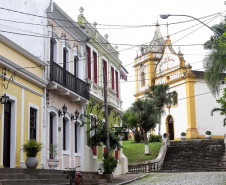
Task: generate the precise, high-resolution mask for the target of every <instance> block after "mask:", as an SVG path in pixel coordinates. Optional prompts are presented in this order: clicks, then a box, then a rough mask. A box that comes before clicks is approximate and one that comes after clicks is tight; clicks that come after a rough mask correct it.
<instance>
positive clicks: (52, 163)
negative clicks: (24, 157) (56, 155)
mask: <svg viewBox="0 0 226 185" xmlns="http://www.w3.org/2000/svg"><path fill="white" fill-rule="evenodd" d="M47 163H48V166H49V169H55V170H56V169H57V167H58V165H59V160H58V159H48V160H47Z"/></svg>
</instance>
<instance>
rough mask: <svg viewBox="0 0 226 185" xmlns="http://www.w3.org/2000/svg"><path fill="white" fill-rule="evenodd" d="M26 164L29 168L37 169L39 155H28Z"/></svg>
mask: <svg viewBox="0 0 226 185" xmlns="http://www.w3.org/2000/svg"><path fill="white" fill-rule="evenodd" d="M25 165H26V167H27V168H28V169H35V168H36V167H37V166H38V159H37V157H28V158H27V159H26V161H25Z"/></svg>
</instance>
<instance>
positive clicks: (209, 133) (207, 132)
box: [205, 131, 211, 139]
mask: <svg viewBox="0 0 226 185" xmlns="http://www.w3.org/2000/svg"><path fill="white" fill-rule="evenodd" d="M205 134H206V139H211V132H210V131H206V133H205Z"/></svg>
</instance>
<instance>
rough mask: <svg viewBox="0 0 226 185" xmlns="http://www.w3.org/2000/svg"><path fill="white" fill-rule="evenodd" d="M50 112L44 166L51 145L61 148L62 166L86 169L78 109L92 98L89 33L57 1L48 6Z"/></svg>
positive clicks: (47, 41)
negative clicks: (88, 74)
mask: <svg viewBox="0 0 226 185" xmlns="http://www.w3.org/2000/svg"><path fill="white" fill-rule="evenodd" d="M46 12H47V16H48V19H47V20H48V29H47V31H48V33H47V35H48V36H49V38H48V39H47V40H46V46H47V50H46V52H47V53H46V55H47V65H48V67H47V80H48V85H47V101H46V102H47V113H46V125H45V126H46V127H45V128H43V129H44V132H45V135H43V137H44V138H45V141H44V142H45V143H46V148H45V151H44V158H43V159H44V161H43V162H44V164H45V165H44V166H45V168H48V165H47V162H46V161H47V159H49V150H48V149H49V146H50V145H51V144H55V145H56V146H57V147H58V148H57V151H58V155H57V156H58V159H59V162H60V163H59V167H58V169H65V168H72V167H75V166H81V170H84V162H85V159H84V156H85V154H84V137H85V134H86V133H85V131H84V127H80V125H81V123H82V122H81V120H80V118H79V117H77V118H76V115H75V112H76V111H77V112H78V113H80V114H82V113H84V112H83V106H84V105H86V104H88V101H89V84H88V83H86V82H85V81H84V80H85V76H86V75H85V74H86V71H85V60H86V55H85V57H84V51H85V47H86V45H85V43H86V42H87V41H88V40H89V35H88V34H87V33H86V32H85V31H84V30H83V29H82V28H81V27H80V26H79V25H78V24H76V23H75V22H74V20H73V19H72V18H70V17H69V16H68V15H67V14H66V13H65V12H64V11H63V10H62V9H61V8H60V7H59V6H58V5H57V4H56V3H51V4H50V6H49V8H48V9H47V11H46Z"/></svg>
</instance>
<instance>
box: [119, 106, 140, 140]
mask: <svg viewBox="0 0 226 185" xmlns="http://www.w3.org/2000/svg"><path fill="white" fill-rule="evenodd" d="M122 124H123V126H125V127H127V128H128V129H129V130H131V131H132V132H133V134H134V140H135V142H137V143H139V142H140V140H141V139H142V138H143V132H141V131H142V130H143V129H142V128H140V125H139V115H138V113H137V112H135V111H133V109H132V107H130V108H128V109H127V110H126V111H125V113H124V115H123V118H122Z"/></svg>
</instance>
